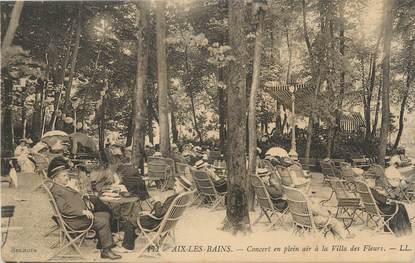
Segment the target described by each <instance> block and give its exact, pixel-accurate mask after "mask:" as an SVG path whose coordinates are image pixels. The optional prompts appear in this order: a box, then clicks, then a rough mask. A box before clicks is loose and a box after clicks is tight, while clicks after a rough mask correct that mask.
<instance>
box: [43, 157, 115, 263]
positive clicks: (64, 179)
mask: <svg viewBox="0 0 415 263" xmlns="http://www.w3.org/2000/svg"><path fill="white" fill-rule="evenodd" d="M69 168H70V167H69V164H68V162H67V161H66V160H65V159H64V158H63V157H56V158H54V159H53V160H52V161H51V163H50V164H49V168H48V177H49V178H50V179H52V181H53V184H52V186H51V188H50V191H51V193H52V195H53V197H54V198H55V201H56V204H57V206H58V209H59V211H60V212H61V213H62V214H63V215H64V216H67V217H71V218H68V219H65V222H66V223H67V224H68V225H69V226H70V227H71V228H73V229H75V230H82V229H85V228H86V227H88V226H89V225H90V224H91V220H92V219H93V225H92V228H93V229H94V230H95V231H96V233H97V236H98V244H97V248H98V249H101V258H108V259H120V258H121V256H119V255H117V254H115V253H114V252H113V251H112V248H113V247H115V243H114V240H113V238H112V232H111V227H110V219H111V213H110V209H109V208H108V207H107V206H106V205H105V204H103V203H102V202H100V200H99V199H98V198H90V199H86V198H84V196H82V195H81V194H80V193H79V192H78V191H76V190H75V189H73V188H71V187H68V182H69V176H68V171H69Z"/></svg>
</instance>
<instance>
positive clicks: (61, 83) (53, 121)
mask: <svg viewBox="0 0 415 263" xmlns="http://www.w3.org/2000/svg"><path fill="white" fill-rule="evenodd" d="M74 26H75V19H74V20H73V23H72V25H71V26H70V27H69V30H68V33H67V34H66V35H67V37H68V38H69V39H67V38H66V37H65V43H67V44H66V45H65V50H64V52H65V55H64V59H63V63H62V68H61V72H60V76H59V79H58V80H57V83H55V84H57V85H59V86H60V90H59V93H58V94H55V101H54V103H53V113H52V116H51V119H50V122H49V127H50V130H55V125H56V119H57V112H58V110H59V104H60V101H61V97H62V92H63V90H64V87H65V73H66V68H67V67H68V63H69V58H70V57H71V43H72V29H73V27H74Z"/></svg>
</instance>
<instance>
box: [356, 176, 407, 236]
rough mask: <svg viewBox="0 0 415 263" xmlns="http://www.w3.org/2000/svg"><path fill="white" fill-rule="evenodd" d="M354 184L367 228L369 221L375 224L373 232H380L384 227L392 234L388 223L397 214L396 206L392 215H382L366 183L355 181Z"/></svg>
mask: <svg viewBox="0 0 415 263" xmlns="http://www.w3.org/2000/svg"><path fill="white" fill-rule="evenodd" d="M355 184H356V190H357V193H358V194H359V195H360V199H361V200H362V204H363V207H364V211H365V212H366V214H367V218H366V225H367V226H368V225H369V222H370V221H371V222H373V223H374V224H375V231H377V232H380V231H381V230H382V229H383V228H384V227H386V228H387V229H388V230H389V231H390V232H389V233H391V234H393V232H392V229H391V228H390V227H389V221H390V220H392V218H393V217H394V216H395V215H396V213H397V212H398V209H399V207H398V205H397V206H396V209H395V212H394V213H392V214H390V215H388V214H384V213H382V211H381V210H380V209H379V207H378V206H377V204H376V200H375V198H374V197H373V195H372V192H371V191H370V188H369V187H368V186H367V185H366V183H364V182H362V181H356V182H355ZM382 232H383V231H382Z"/></svg>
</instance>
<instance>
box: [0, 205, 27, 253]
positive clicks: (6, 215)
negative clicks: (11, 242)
mask: <svg viewBox="0 0 415 263" xmlns="http://www.w3.org/2000/svg"><path fill="white" fill-rule="evenodd" d="M14 209H15V206H14V205H5V206H3V205H2V206H1V219H2V220H1V247H2V248H3V247H4V245H5V244H6V242H7V237H8V236H9V231H14V230H21V229H22V228H21V227H10V223H11V220H12V217H13V216H14Z"/></svg>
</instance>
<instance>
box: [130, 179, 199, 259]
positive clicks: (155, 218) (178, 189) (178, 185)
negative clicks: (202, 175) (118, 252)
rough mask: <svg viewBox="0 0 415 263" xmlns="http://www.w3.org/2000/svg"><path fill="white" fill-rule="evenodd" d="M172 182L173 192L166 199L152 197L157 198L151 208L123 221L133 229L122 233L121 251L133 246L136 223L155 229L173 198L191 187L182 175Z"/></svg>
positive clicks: (145, 227) (136, 230) (136, 229)
mask: <svg viewBox="0 0 415 263" xmlns="http://www.w3.org/2000/svg"><path fill="white" fill-rule="evenodd" d="M175 179H176V180H175V184H174V188H173V190H174V194H173V195H171V196H169V197H167V198H166V200H165V201H164V202H163V203H161V202H160V201H159V200H157V199H158V197H153V199H154V200H157V201H156V202H155V203H154V204H153V208H152V209H151V211H150V212H149V213H147V214H144V215H143V214H142V215H141V216H139V217H132V218H129V220H128V222H126V223H125V225H124V227H126V228H127V229H130V230H135V231H128V232H126V233H125V235H124V241H123V244H122V249H123V251H122V252H130V251H132V250H133V249H134V247H135V239H136V238H137V234H138V233H137V232H138V230H139V228H138V224H140V226H141V227H142V228H144V229H154V230H157V228H158V226H159V225H160V223H161V221H162V220H163V217H164V215H165V214H166V213H167V210H168V209H169V208H170V205H171V204H172V202H173V200H174V199H175V198H176V197H177V196H178V195H179V194H181V193H183V192H185V191H189V190H190V187H191V183H190V182H189V181H188V180H187V179H186V178H185V177H183V176H179V177H176V178H175Z"/></svg>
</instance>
